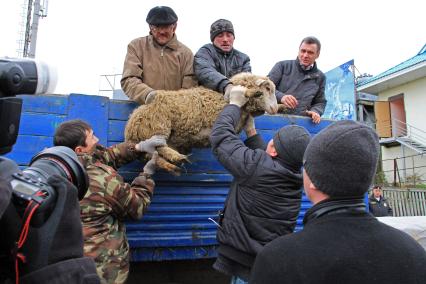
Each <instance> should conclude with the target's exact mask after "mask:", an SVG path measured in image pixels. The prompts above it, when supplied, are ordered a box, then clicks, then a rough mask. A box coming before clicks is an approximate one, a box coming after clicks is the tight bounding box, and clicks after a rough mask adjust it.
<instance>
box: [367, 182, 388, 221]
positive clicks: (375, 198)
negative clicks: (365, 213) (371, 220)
mask: <svg viewBox="0 0 426 284" xmlns="http://www.w3.org/2000/svg"><path fill="white" fill-rule="evenodd" d="M368 208H369V210H370V213H371V214H373V215H374V216H376V217H385V216H392V208H391V207H390V206H389V203H388V201H387V200H386V198H384V197H383V191H382V187H381V186H380V185H376V186H374V187H373V192H372V194H371V196H370V198H369V199H368Z"/></svg>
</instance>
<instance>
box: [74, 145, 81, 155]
mask: <svg viewBox="0 0 426 284" xmlns="http://www.w3.org/2000/svg"><path fill="white" fill-rule="evenodd" d="M74 152H75V153H76V154H81V153H83V147H82V146H77V147H75V149H74Z"/></svg>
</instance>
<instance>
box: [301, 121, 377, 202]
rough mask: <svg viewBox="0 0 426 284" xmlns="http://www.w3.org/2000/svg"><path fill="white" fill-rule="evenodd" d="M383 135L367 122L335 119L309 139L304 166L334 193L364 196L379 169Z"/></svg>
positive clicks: (313, 178)
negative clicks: (380, 146) (380, 138)
mask: <svg viewBox="0 0 426 284" xmlns="http://www.w3.org/2000/svg"><path fill="white" fill-rule="evenodd" d="M378 157H379V138H378V136H377V134H376V132H375V131H374V130H373V129H372V128H370V127H368V126H367V125H364V124H361V123H359V122H355V121H351V120H342V121H338V122H335V123H333V124H331V125H329V126H328V127H326V128H324V129H323V130H322V131H321V132H319V133H318V134H317V135H316V136H315V137H314V138H313V139H312V141H311V143H309V145H308V148H307V149H306V152H305V157H304V164H303V165H304V168H305V171H306V173H307V174H308V176H309V178H310V180H311V181H312V183H313V184H314V185H315V187H317V188H318V190H320V191H321V192H323V193H325V194H327V195H329V196H330V197H360V196H362V195H364V193H365V192H366V191H367V190H368V188H369V186H370V184H371V182H372V180H373V177H374V175H375V173H376V166H377V161H378Z"/></svg>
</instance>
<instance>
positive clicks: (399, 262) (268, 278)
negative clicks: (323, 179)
mask: <svg viewBox="0 0 426 284" xmlns="http://www.w3.org/2000/svg"><path fill="white" fill-rule="evenodd" d="M339 203H340V201H336V200H334V201H333V200H326V201H323V202H320V203H318V204H316V205H315V206H313V207H312V208H310V209H309V210H308V212H307V213H306V217H305V226H304V229H303V230H302V231H299V232H296V233H294V234H291V235H287V236H283V237H280V238H278V239H276V240H274V241H273V242H271V243H269V244H268V245H267V246H266V247H265V248H264V250H263V251H262V252H261V253H259V254H258V257H257V258H256V262H255V264H254V266H253V269H252V275H251V278H250V284H260V283H262V284H263V283H265V284H266V283H274V284H275V283H291V284H293V283H298V284H314V283H315V284H322V283H324V284H326V283H327V284H329V283H344V284H352V283H353V284H360V283H362V284H377V283H386V284H400V283H404V284H414V283H416V284H420V283H425V279H426V269H425V267H426V252H425V250H424V249H423V248H422V247H421V246H420V245H419V244H418V243H417V242H416V241H415V240H414V239H413V238H411V237H410V236H409V235H407V234H406V233H404V232H402V231H400V230H397V229H395V228H392V227H390V226H388V225H385V224H383V223H381V222H379V221H378V220H377V219H376V218H374V217H373V216H372V215H371V214H369V213H367V212H366V211H365V205H364V206H362V205H361V206H360V205H356V204H357V203H358V204H359V203H361V204H362V200H357V201H354V202H353V203H351V202H349V204H348V203H346V204H343V206H341V207H340V208H339V207H338V206H337V207H336V205H339Z"/></svg>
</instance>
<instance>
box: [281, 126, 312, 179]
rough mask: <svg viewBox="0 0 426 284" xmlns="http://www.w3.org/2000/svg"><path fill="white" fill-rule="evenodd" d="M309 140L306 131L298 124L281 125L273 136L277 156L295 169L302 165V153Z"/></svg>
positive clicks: (297, 169)
mask: <svg viewBox="0 0 426 284" xmlns="http://www.w3.org/2000/svg"><path fill="white" fill-rule="evenodd" d="M310 140H311V136H310V135H309V133H308V131H306V129H305V128H303V127H301V126H298V125H287V126H284V127H281V128H280V130H278V131H277V132H276V133H275V135H274V138H273V141H274V147H275V150H276V151H277V153H278V158H280V159H281V161H282V162H283V163H284V164H286V165H287V166H289V167H291V168H292V169H293V170H295V171H299V170H300V168H301V167H302V162H303V154H304V153H305V150H306V147H307V146H308V143H309V141H310Z"/></svg>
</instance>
